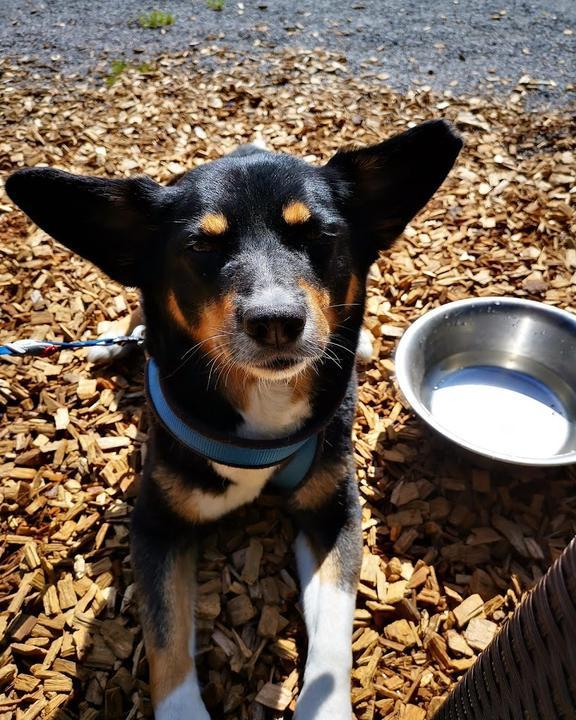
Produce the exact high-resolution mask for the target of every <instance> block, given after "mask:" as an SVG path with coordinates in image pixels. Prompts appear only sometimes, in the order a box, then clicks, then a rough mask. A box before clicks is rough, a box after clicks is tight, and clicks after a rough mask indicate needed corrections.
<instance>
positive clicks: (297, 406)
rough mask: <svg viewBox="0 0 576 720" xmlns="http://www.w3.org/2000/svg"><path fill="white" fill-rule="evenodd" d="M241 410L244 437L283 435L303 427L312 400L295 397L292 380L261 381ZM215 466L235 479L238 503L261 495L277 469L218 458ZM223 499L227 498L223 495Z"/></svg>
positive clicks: (277, 436)
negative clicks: (229, 463)
mask: <svg viewBox="0 0 576 720" xmlns="http://www.w3.org/2000/svg"><path fill="white" fill-rule="evenodd" d="M240 413H241V415H242V417H243V419H244V422H243V423H242V425H240V427H239V428H238V434H239V435H241V436H242V437H246V438H253V439H258V438H262V439H264V438H280V437H285V436H286V435H290V434H291V433H293V432H295V431H296V430H298V428H299V427H301V425H302V423H303V422H304V420H306V418H308V417H309V415H310V404H309V402H308V400H307V398H298V397H296V398H295V397H294V391H293V388H292V387H291V385H289V384H288V383H285V382H282V381H280V382H262V381H260V382H257V383H255V384H254V385H253V387H252V388H251V389H250V392H249V395H248V402H247V403H246V406H245V408H244V410H241V411H240ZM212 467H213V468H214V470H216V472H217V473H218V474H219V475H221V476H222V477H225V478H226V479H227V480H231V481H232V482H233V483H235V485H234V486H232V488H230V491H232V490H233V491H234V495H237V496H243V499H242V500H240V502H238V503H237V504H238V505H241V504H244V503H247V502H250V501H251V500H253V499H254V498H255V497H257V496H258V495H259V494H260V491H261V490H262V488H263V487H264V485H265V484H266V482H267V480H268V479H269V478H270V476H271V475H272V473H273V472H274V468H273V467H271V468H259V469H255V470H247V469H244V468H231V467H228V466H227V465H220V464H219V463H215V462H213V463H212ZM230 491H229V492H230ZM226 495H228V493H226ZM236 499H237V500H238V499H239V497H237V498H236ZM222 500H223V501H224V500H225V498H224V497H222ZM227 509H232V508H227Z"/></svg>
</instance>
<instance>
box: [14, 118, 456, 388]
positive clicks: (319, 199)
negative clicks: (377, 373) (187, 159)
mask: <svg viewBox="0 0 576 720" xmlns="http://www.w3.org/2000/svg"><path fill="white" fill-rule="evenodd" d="M460 147H461V141H460V140H459V139H458V138H457V137H456V136H455V135H454V134H453V133H452V132H451V131H450V129H449V127H448V126H447V125H446V124H445V123H443V122H429V123H424V124H423V125H420V126H419V127H416V128H414V129H412V130H409V131H408V132H405V133H403V134H401V135H398V136H396V137H393V138H391V139H390V140H387V141H385V142H383V143H381V144H379V145H376V146H373V147H368V148H364V149H360V150H350V151H344V152H339V153H338V154H337V155H335V156H334V157H333V158H332V159H331V160H330V161H329V162H328V164H327V165H325V166H324V167H314V166H312V165H309V164H307V163H305V162H303V161H301V160H298V159H296V158H293V157H290V156H288V155H281V154H274V153H268V152H262V151H259V152H247V153H242V152H240V153H238V154H232V155H230V156H228V157H224V158H222V159H220V160H216V161H214V162H210V163H207V164H206V165H203V166H201V167H198V168H197V169H195V170H192V171H191V172H189V173H187V174H186V175H184V176H183V177H182V178H180V179H179V180H178V181H177V182H176V183H174V184H172V185H169V186H161V185H158V184H157V183H155V182H153V181H152V180H150V179H149V178H145V177H139V178H134V179H128V180H106V179H102V178H92V177H79V176H74V175H71V174H69V173H65V172H62V171H59V170H53V169H48V168H33V169H25V170H20V171H18V172H16V173H14V174H13V175H12V176H11V177H10V178H9V179H8V181H7V183H6V190H7V192H8V195H9V196H10V197H11V198H12V200H14V202H15V203H16V204H17V205H19V207H20V208H22V210H24V212H26V213H27V214H28V215H29V216H30V218H31V219H32V220H33V221H34V222H35V223H37V224H38V225H39V226H40V227H41V228H42V229H43V230H45V231H46V232H47V233H49V234H50V235H51V236H52V237H53V238H55V239H56V240H57V241H59V242H61V243H63V244H64V245H66V246H67V247H68V248H70V249H71V250H73V251H75V252H77V253H78V254H80V255H82V256H83V257H85V258H87V259H88V260H91V261H92V262H94V263H95V264H96V265H98V266H99V267H100V268H101V269H102V270H103V271H104V272H105V273H107V274H108V275H109V276H110V277H112V278H114V279H115V280H118V281H119V282H121V283H124V284H125V285H128V286H136V287H139V288H140V289H141V290H142V293H143V297H144V302H145V310H146V320H147V324H148V333H149V337H150V336H151V337H153V338H155V339H154V343H155V344H156V346H160V345H166V343H168V342H169V340H168V338H174V339H176V338H179V340H180V346H181V347H186V346H187V347H190V348H192V347H194V348H195V349H196V350H199V351H200V354H201V355H202V356H206V357H207V358H211V359H212V360H213V361H214V362H216V363H220V364H228V365H234V366H235V367H237V368H241V369H242V370H243V371H244V372H246V373H248V374H250V375H252V376H256V377H260V378H268V379H280V378H286V377H290V376H291V375H294V374H296V373H298V372H299V371H301V370H302V369H303V368H304V367H306V366H307V365H310V364H311V363H313V362H314V361H317V360H319V359H320V358H322V357H323V356H324V355H325V353H327V352H330V348H329V345H330V342H331V338H333V337H334V334H335V333H336V331H337V328H338V326H339V325H340V324H341V323H343V322H345V319H347V318H349V317H350V315H351V314H352V315H353V316H354V317H355V318H357V323H356V324H357V325H358V326H359V324H360V318H361V313H362V307H363V301H364V285H365V278H366V273H367V271H368V268H369V266H370V264H371V262H373V261H374V259H375V258H376V256H377V253H378V250H379V249H381V248H384V247H386V246H387V245H388V244H389V243H390V242H391V241H392V240H393V239H394V238H395V237H396V236H398V235H399V234H400V233H401V232H402V230H403V229H404V227H405V226H406V224H407V223H408V222H409V221H410V220H411V218H412V217H413V216H414V215H415V214H416V213H417V212H418V211H419V210H420V209H421V208H422V207H423V206H424V205H425V204H426V202H427V201H428V200H429V198H430V197H431V196H432V194H433V193H434V192H435V190H436V189H437V188H438V186H439V185H440V183H441V182H442V181H443V180H444V178H445V177H446V175H447V173H448V171H449V170H450V168H451V167H452V165H453V163H454V160H455V158H456V156H457V155H458V152H459V150H460ZM344 344H348V342H347V341H345V342H344Z"/></svg>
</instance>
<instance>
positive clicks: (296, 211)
mask: <svg viewBox="0 0 576 720" xmlns="http://www.w3.org/2000/svg"><path fill="white" fill-rule="evenodd" d="M282 217H283V218H284V220H285V222H287V223H288V225H301V224H302V223H305V222H308V220H310V218H311V217H312V213H311V212H310V208H309V207H307V206H306V205H305V204H304V203H303V202H301V201H300V200H292V202H289V203H288V205H284V208H283V209H282Z"/></svg>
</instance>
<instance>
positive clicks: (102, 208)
mask: <svg viewBox="0 0 576 720" xmlns="http://www.w3.org/2000/svg"><path fill="white" fill-rule="evenodd" d="M6 192H7V193H8V196H9V197H10V198H11V199H12V200H13V201H14V202H15V203H16V205H18V207H20V208H21V209H22V210H23V211H24V212H25V213H26V214H27V215H28V216H29V217H30V218H31V220H33V221H34V222H35V223H36V225H38V226H39V227H40V228H42V230H44V231H45V232H47V233H48V234H49V235H51V236H52V237H53V238H54V239H55V240H57V241H58V242H60V243H62V244H63V245H65V246H66V247H68V248H70V250H73V251H74V252H76V253H78V254H79V255H82V257H85V258H86V259H87V260H90V261H91V262H93V263H94V264H95V265H98V267H100V268H101V269H102V270H103V271H104V272H105V273H106V274H107V275H109V276H110V277H111V278H113V279H114V280H118V282H121V283H123V284H124V285H129V286H133V287H139V286H140V284H141V281H142V271H141V267H142V261H143V259H144V257H145V255H146V254H147V250H148V248H149V247H150V243H151V242H152V238H153V234H154V230H155V226H156V225H157V222H158V217H159V210H160V206H161V204H162V201H163V200H164V198H165V193H168V192H169V191H168V190H167V189H166V188H163V187H162V186H161V185H158V184H157V183H155V182H154V181H153V180H151V179H150V178H147V177H138V178H133V179H129V180H128V179H127V180H106V179H104V178H95V177H85V176H80V175H72V174H70V173H67V172H63V171H62V170H53V169H50V168H25V169H24V170H18V171H17V172H15V173H14V174H13V175H11V176H10V177H9V178H8V180H7V181H6Z"/></svg>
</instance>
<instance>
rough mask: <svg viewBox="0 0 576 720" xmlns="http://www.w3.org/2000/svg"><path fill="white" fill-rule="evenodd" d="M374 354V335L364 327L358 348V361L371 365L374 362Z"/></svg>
mask: <svg viewBox="0 0 576 720" xmlns="http://www.w3.org/2000/svg"><path fill="white" fill-rule="evenodd" d="M373 353H374V345H373V342H372V333H371V332H370V330H368V329H367V328H365V327H363V328H362V329H361V330H360V337H359V338H358V347H357V348H356V359H357V360H358V362H360V363H369V362H370V361H371V360H372V354H373Z"/></svg>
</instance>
